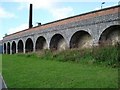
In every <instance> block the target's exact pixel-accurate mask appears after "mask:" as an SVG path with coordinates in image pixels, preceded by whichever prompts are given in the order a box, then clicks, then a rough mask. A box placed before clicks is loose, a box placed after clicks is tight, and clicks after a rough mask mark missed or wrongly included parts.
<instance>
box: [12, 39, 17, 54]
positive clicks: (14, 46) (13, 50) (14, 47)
mask: <svg viewBox="0 0 120 90" xmlns="http://www.w3.org/2000/svg"><path fill="white" fill-rule="evenodd" d="M14 53H16V43H15V41H13V43H12V54H14Z"/></svg>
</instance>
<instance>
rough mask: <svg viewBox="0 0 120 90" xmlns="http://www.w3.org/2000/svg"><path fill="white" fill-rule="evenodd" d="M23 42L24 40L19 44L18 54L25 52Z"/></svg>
mask: <svg viewBox="0 0 120 90" xmlns="http://www.w3.org/2000/svg"><path fill="white" fill-rule="evenodd" d="M23 48H24V46H23V41H22V40H19V42H18V53H22V52H23Z"/></svg>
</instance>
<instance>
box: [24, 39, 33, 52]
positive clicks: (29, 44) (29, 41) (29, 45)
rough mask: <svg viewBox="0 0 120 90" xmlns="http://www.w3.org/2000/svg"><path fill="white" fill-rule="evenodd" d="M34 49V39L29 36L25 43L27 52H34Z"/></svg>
mask: <svg viewBox="0 0 120 90" xmlns="http://www.w3.org/2000/svg"><path fill="white" fill-rule="evenodd" d="M32 51H33V41H32V39H31V38H28V39H27V41H26V43H25V52H32Z"/></svg>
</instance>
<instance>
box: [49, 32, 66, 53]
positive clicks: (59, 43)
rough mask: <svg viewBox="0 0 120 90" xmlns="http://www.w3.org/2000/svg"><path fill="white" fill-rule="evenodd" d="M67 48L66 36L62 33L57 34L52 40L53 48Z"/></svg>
mask: <svg viewBox="0 0 120 90" xmlns="http://www.w3.org/2000/svg"><path fill="white" fill-rule="evenodd" d="M66 48H67V45H66V41H65V39H64V37H63V36H62V35H60V34H55V35H54V36H53V37H52V39H51V41H50V49H51V50H59V51H61V50H65V49H66Z"/></svg>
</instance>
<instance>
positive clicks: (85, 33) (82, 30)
mask: <svg viewBox="0 0 120 90" xmlns="http://www.w3.org/2000/svg"><path fill="white" fill-rule="evenodd" d="M116 42H120V6H113V7H109V8H105V9H101V10H96V11H92V12H88V13H84V14H80V15H77V16H73V17H69V18H65V19H61V20H57V21H54V22H50V23H46V24H43V25H39V26H36V27H32V28H29V29H26V30H23V31H20V32H16V33H13V34H10V35H7V36H5V37H4V38H3V53H4V54H14V53H27V52H35V51H39V50H42V49H54V50H65V49H69V48H88V47H92V46H99V45H103V44H112V45H114V44H115V43H116Z"/></svg>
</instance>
